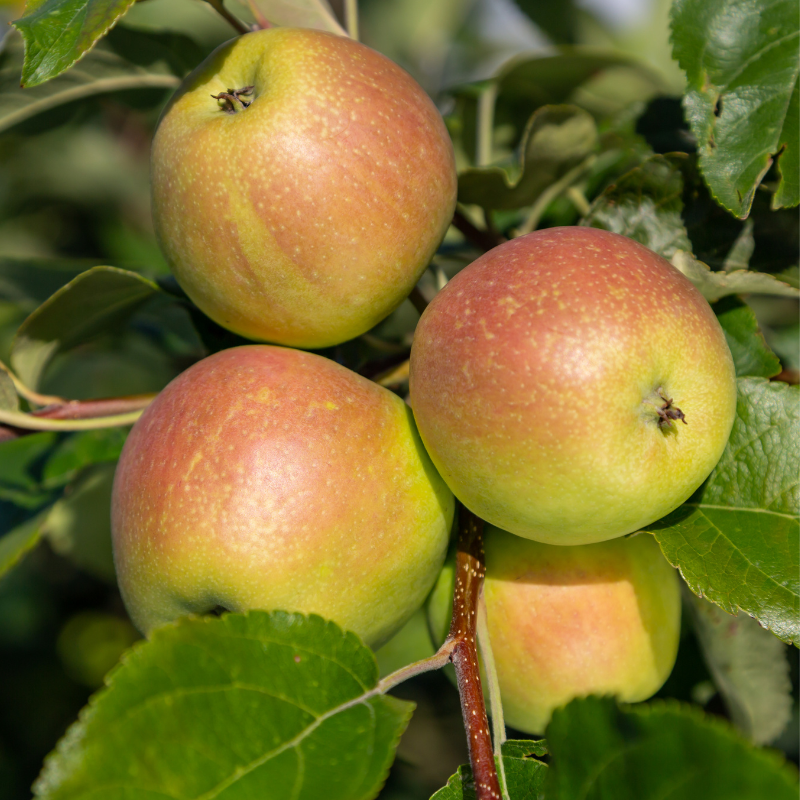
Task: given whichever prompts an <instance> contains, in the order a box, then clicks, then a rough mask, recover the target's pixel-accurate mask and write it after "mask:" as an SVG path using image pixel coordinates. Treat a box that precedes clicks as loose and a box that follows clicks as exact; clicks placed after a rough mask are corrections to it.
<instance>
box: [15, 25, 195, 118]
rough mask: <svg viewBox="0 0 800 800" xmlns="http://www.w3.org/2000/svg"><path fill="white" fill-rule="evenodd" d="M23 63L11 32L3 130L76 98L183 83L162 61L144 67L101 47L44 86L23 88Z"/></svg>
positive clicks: (174, 85) (168, 87)
mask: <svg viewBox="0 0 800 800" xmlns="http://www.w3.org/2000/svg"><path fill="white" fill-rule="evenodd" d="M21 66H22V43H21V42H20V41H19V38H18V37H17V36H10V37H9V41H8V42H7V44H6V46H5V48H4V49H3V52H2V53H0V131H4V130H7V129H8V128H11V127H12V126H13V125H17V124H18V123H20V122H24V121H25V120H28V119H30V118H31V117H34V116H36V115H37V114H41V113H43V112H45V111H49V110H50V109H52V108H56V107H57V106H60V105H63V104H65V103H72V102H74V101H76V100H84V99H86V98H88V97H93V96H95V95H100V94H108V93H110V92H119V91H125V90H129V89H175V88H177V86H178V84H179V83H180V81H179V79H178V78H177V77H175V76H174V75H172V74H170V73H169V72H168V71H167V68H166V67H163V68H162V65H161V64H160V63H159V64H156V65H154V66H153V67H149V68H147V69H145V68H143V67H139V66H136V65H135V64H131V63H130V62H128V61H126V60H125V59H124V58H121V57H120V56H118V55H117V54H116V53H113V52H111V51H110V50H107V49H105V48H102V47H98V48H95V49H94V50H92V52H91V53H89V54H88V55H87V56H86V57H85V58H84V59H83V60H82V61H81V63H80V65H79V66H76V67H74V68H73V69H71V70H69V71H68V72H65V73H64V74H63V75H59V76H58V77H57V78H55V79H53V80H51V81H48V83H47V84H46V85H43V86H36V87H34V88H30V89H21V88H20V85H19V74H20V69H21Z"/></svg>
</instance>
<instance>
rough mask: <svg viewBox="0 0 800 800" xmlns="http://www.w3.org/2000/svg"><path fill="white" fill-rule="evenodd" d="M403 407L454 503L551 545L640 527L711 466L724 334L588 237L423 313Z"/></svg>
mask: <svg viewBox="0 0 800 800" xmlns="http://www.w3.org/2000/svg"><path fill="white" fill-rule="evenodd" d="M410 393H411V405H412V407H413V409H414V416H415V418H416V421H417V425H418V427H419V431H420V435H421V436H422V439H423V441H424V442H425V446H426V448H427V450H428V452H429V453H430V456H431V459H432V460H433V462H434V464H435V465H436V467H437V469H438V470H439V472H440V473H441V475H442V477H443V478H444V479H445V481H446V482H447V484H448V486H450V488H451V489H452V490H453V492H454V494H455V495H456V497H458V499H459V500H461V501H462V502H463V503H464V505H466V506H467V508H469V509H470V510H471V511H473V512H474V513H475V514H477V515H478V516H479V517H481V518H483V519H485V520H486V521H487V522H490V523H492V524H494V525H497V526H498V527H500V528H502V529H504V530H508V531H511V532H512V533H515V534H518V535H520V536H524V537H527V538H530V539H534V540H536V541H541V542H546V543H550V544H563V545H574V544H586V543H589V542H597V541H604V540H606V539H611V538H614V537H616V536H622V535H624V534H627V533H631V532H633V531H636V530H639V529H641V528H643V527H644V526H646V525H648V524H649V523H651V522H653V521H654V520H656V519H659V518H660V517H663V516H664V515H665V514H668V513H669V512H670V511H672V510H674V509H675V508H676V507H677V506H679V505H680V504H681V503H683V502H684V501H685V500H687V499H688V498H689V496H690V495H691V494H692V492H694V491H695V489H697V487H698V486H699V485H700V484H701V483H702V482H703V480H705V478H706V477H707V476H708V475H709V473H710V472H711V470H712V469H713V468H714V466H715V465H716V463H717V461H718V460H719V458H720V456H721V455H722V452H723V450H724V448H725V444H726V442H727V440H728V436H729V434H730V430H731V426H732V424H733V419H734V415H735V410H736V380H735V372H734V366H733V360H732V358H731V355H730V351H729V350H728V346H727V343H726V341H725V336H724V334H723V332H722V329H721V327H720V325H719V323H718V322H717V319H716V317H715V316H714V313H713V311H712V310H711V308H710V306H709V305H708V303H707V302H706V301H705V299H704V298H703V297H702V295H701V294H700V293H699V292H698V291H697V290H696V289H695V288H694V286H693V285H692V284H691V283H690V282H689V281H688V280H687V279H686V278H685V277H684V276H683V275H682V274H681V273H680V272H679V271H678V270H677V269H675V268H674V267H673V266H672V265H671V264H670V263H669V262H668V261H666V260H665V259H663V258H661V257H660V256H658V255H656V254H655V253H653V252H652V251H650V250H648V249H647V248H645V247H644V246H642V245H640V244H638V243H637V242H634V241H632V240H630V239H627V238H625V237H623V236H619V235H617V234H614V233H609V232H607V231H602V230H597V229H594V228H588V227H574V228H551V229H546V230H542V231H537V232H536V233H532V234H529V235H527V236H522V237H520V238H518V239H514V240H513V241H510V242H506V243H505V244H502V245H500V246H499V247H496V248H495V249H493V250H491V251H489V252H488V253H486V254H485V255H484V256H482V257H481V258H479V259H478V260H477V261H475V262H474V263H473V264H471V265H470V266H468V267H467V268H466V269H464V270H463V271H462V272H460V273H459V274H458V275H456V276H455V278H453V280H451V281H450V283H449V284H448V285H447V286H446V287H445V288H444V290H443V291H441V292H440V293H439V294H438V295H437V296H436V298H435V299H434V300H433V302H432V303H431V304H430V305H429V306H428V308H427V309H426V310H425V313H424V314H423V315H422V319H421V320H420V322H419V325H418V327H417V330H416V333H415V336H414V343H413V347H412V351H411V370H410Z"/></svg>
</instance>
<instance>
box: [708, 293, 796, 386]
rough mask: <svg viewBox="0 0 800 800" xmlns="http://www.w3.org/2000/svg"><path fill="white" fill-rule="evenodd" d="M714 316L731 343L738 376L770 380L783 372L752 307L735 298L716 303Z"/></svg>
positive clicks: (726, 298) (729, 345)
mask: <svg viewBox="0 0 800 800" xmlns="http://www.w3.org/2000/svg"><path fill="white" fill-rule="evenodd" d="M714 313H715V314H716V315H717V319H718V320H719V324H720V325H721V326H722V330H723V332H724V334H725V339H726V341H727V342H728V347H729V348H730V351H731V355H732V356H733V363H734V365H735V366H736V374H737V375H738V376H739V377H740V378H741V377H744V376H746V375H752V376H756V377H760V378H771V377H773V376H774V375H777V374H778V373H779V372H780V371H781V362H780V361H779V360H778V357H777V356H776V355H775V353H773V352H772V350H770V349H769V345H768V344H767V342H766V340H765V339H764V334H763V333H761V329H760V328H759V327H758V320H757V319H756V315H755V314H754V313H753V309H752V308H750V306H748V305H746V304H745V303H743V302H742V301H741V300H738V299H737V298H735V297H725V298H723V299H722V300H718V301H717V302H716V303H714Z"/></svg>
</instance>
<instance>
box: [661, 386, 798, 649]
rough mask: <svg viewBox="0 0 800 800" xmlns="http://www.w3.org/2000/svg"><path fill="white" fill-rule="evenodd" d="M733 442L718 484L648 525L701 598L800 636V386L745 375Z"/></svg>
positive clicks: (715, 479)
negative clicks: (740, 611) (742, 612)
mask: <svg viewBox="0 0 800 800" xmlns="http://www.w3.org/2000/svg"><path fill="white" fill-rule="evenodd" d="M738 383H739V400H738V404H737V410H736V419H735V421H734V423H733V430H732V432H731V437H730V440H729V441H728V444H727V446H726V448H725V452H724V453H723V454H722V458H721V459H720V462H719V464H717V466H716V467H715V468H714V471H713V472H712V473H711V477H710V478H709V479H708V480H707V481H706V483H705V484H703V486H702V487H701V488H700V489H699V490H698V491H697V492H696V493H695V494H694V495H693V496H692V497H691V498H690V499H689V501H688V502H687V503H685V504H684V505H682V506H681V507H680V508H678V509H676V510H675V511H673V512H672V513H671V514H669V515H667V516H666V517H664V518H663V519H662V520H659V522H657V523H653V524H652V525H650V526H648V530H650V531H651V532H652V533H653V534H654V535H655V537H656V539H657V541H658V543H659V544H660V545H661V549H662V551H663V552H664V555H665V556H666V557H667V560H668V561H669V562H670V564H672V566H674V567H677V568H678V569H679V570H680V572H681V575H683V578H684V580H685V581H686V583H687V584H688V586H689V588H690V589H691V590H692V591H693V592H694V593H695V594H696V595H699V596H700V597H705V598H707V599H708V600H711V601H712V602H713V603H716V604H717V605H718V606H720V607H721V608H722V609H724V610H725V611H727V612H729V613H731V614H735V613H737V612H738V611H739V609H741V610H742V611H746V612H747V613H748V614H750V615H751V616H753V617H755V618H756V619H757V620H758V621H759V622H760V623H761V624H762V625H763V626H764V627H765V628H768V629H769V630H771V631H772V632H773V633H775V634H776V635H777V636H779V637H780V638H781V639H783V640H784V641H785V642H789V643H790V642H793V641H794V642H797V641H798V640H799V637H800V522H799V521H798V517H797V511H798V508H799V507H800V502H799V501H800V490H798V481H797V476H798V474H799V473H800V388H798V387H797V386H788V385H787V384H785V383H779V382H775V383H770V382H769V381H766V380H764V379H763V378H740V379H739V382H738Z"/></svg>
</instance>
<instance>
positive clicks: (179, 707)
mask: <svg viewBox="0 0 800 800" xmlns="http://www.w3.org/2000/svg"><path fill="white" fill-rule="evenodd" d="M377 681H378V668H377V665H376V663H375V658H374V657H373V655H372V653H371V651H370V650H369V649H368V648H367V647H365V646H364V645H363V644H362V643H361V642H360V640H359V639H358V638H357V637H356V636H355V635H354V634H352V633H345V632H343V631H342V630H341V629H340V628H339V627H337V626H336V625H334V624H333V623H332V622H326V621H325V620H323V619H322V618H321V617H317V616H314V615H312V616H308V617H306V616H303V615H301V614H289V613H286V612H282V611H275V612H271V613H267V612H263V611H253V612H250V613H249V614H245V615H241V614H226V615H224V616H223V617H221V618H205V619H200V620H198V619H184V620H181V621H180V622H178V623H177V624H174V625H166V626H164V627H161V628H158V629H156V630H155V631H154V632H153V633H152V635H151V638H150V640H149V641H148V642H146V643H142V644H140V645H137V646H135V647H134V648H133V650H131V651H130V652H129V653H128V654H127V655H126V656H124V657H123V660H122V664H121V666H120V667H118V668H117V669H116V670H114V672H113V673H112V674H111V676H110V677H109V679H108V686H107V688H106V689H104V690H103V691H101V692H100V693H99V694H97V695H95V697H94V698H93V699H92V700H91V701H90V703H89V705H88V707H87V708H85V709H84V711H83V713H82V714H81V716H80V718H79V720H78V722H76V723H75V724H74V725H73V726H72V728H70V730H69V731H68V732H67V734H66V736H65V737H64V738H63V739H62V740H61V742H60V743H59V745H58V746H57V748H56V750H55V751H54V752H53V753H52V754H51V755H50V756H49V757H48V758H47V760H46V762H45V766H44V769H43V771H42V774H41V776H40V777H39V779H38V780H37V782H36V784H35V786H34V792H35V794H36V796H37V797H39V798H48V800H62V799H66V798H75V797H79V796H87V795H95V796H97V797H101V796H104V797H111V796H112V795H113V796H118V797H121V796H123V795H125V796H127V797H153V798H155V797H173V798H197V797H203V796H205V797H219V796H221V795H222V794H223V793H224V796H225V797H227V798H230V800H234V798H255V797H258V798H263V800H270V798H275V800H285V799H286V798H287V797H295V798H298V800H302V799H303V798H307V800H317V798H326V800H358V799H359V798H363V800H367V798H371V797H374V796H375V795H376V794H377V792H378V790H379V788H380V786H381V784H382V783H383V781H384V779H385V777H386V773H387V771H388V768H389V765H390V763H391V761H392V758H393V756H394V750H395V747H396V745H397V741H398V738H399V736H400V734H401V733H402V731H403V729H404V728H405V726H406V724H407V723H408V719H409V717H410V714H411V709H412V707H413V706H412V704H410V703H408V702H405V701H401V700H398V699H396V698H394V697H389V696H386V695H381V694H380V693H379V692H378V690H377V688H376V687H377ZM121 753H124V758H121V757H120V754H121Z"/></svg>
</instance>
